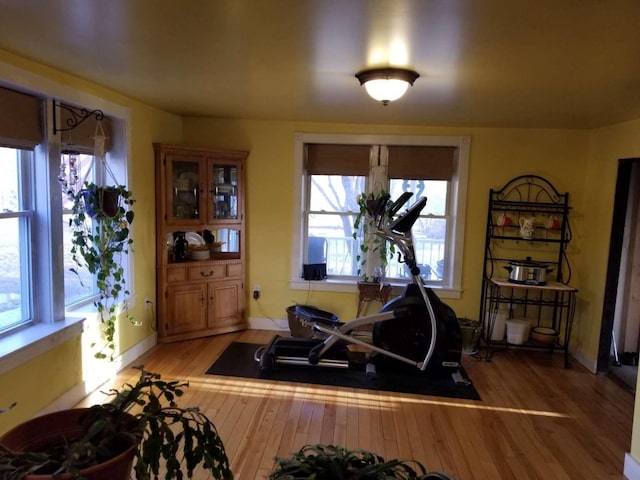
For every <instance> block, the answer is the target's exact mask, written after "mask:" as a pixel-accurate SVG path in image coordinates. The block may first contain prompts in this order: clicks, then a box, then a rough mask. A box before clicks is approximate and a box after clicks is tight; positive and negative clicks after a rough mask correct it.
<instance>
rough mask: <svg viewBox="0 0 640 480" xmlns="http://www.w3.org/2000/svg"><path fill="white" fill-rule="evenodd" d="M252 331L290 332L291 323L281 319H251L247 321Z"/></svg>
mask: <svg viewBox="0 0 640 480" xmlns="http://www.w3.org/2000/svg"><path fill="white" fill-rule="evenodd" d="M247 325H248V327H249V329H250V330H275V331H278V332H288V331H289V322H288V321H287V320H285V319H281V318H258V317H251V318H249V319H248V320H247Z"/></svg>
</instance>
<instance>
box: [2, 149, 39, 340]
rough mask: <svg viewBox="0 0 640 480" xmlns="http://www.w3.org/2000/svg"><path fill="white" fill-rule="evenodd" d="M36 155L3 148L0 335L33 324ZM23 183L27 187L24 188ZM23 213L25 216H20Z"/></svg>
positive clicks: (26, 151)
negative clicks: (32, 206)
mask: <svg viewBox="0 0 640 480" xmlns="http://www.w3.org/2000/svg"><path fill="white" fill-rule="evenodd" d="M32 160H33V153H32V152H30V151H28V150H19V149H14V148H5V147H2V148H0V168H1V169H2V176H1V177H0V210H1V211H2V213H5V214H14V215H20V216H7V217H5V218H2V219H0V229H1V230H0V231H2V235H0V331H3V330H6V329H7V328H10V327H13V326H16V325H20V324H22V323H26V322H29V321H31V319H32V318H31V317H32V313H31V243H32V242H31V238H30V235H31V234H30V216H29V213H30V212H29V210H28V208H29V205H30V203H31V202H30V189H29V188H28V187H29V185H28V181H29V179H30V178H31V176H30V175H29V171H28V170H29V169H30V168H31V165H32ZM23 183H24V185H23ZM19 212H22V213H19Z"/></svg>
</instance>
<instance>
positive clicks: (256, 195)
mask: <svg viewBox="0 0 640 480" xmlns="http://www.w3.org/2000/svg"><path fill="white" fill-rule="evenodd" d="M295 132H313V133H341V134H345V133H351V134H410V135H470V136H471V154H470V169H469V185H468V198H467V219H466V225H465V240H464V270H463V280H462V285H463V289H464V291H463V294H462V298H461V299H459V300H447V303H449V304H450V305H451V306H452V307H453V308H454V310H455V311H456V313H457V314H458V316H461V317H468V318H475V319H477V318H478V310H479V304H480V286H481V278H482V277H481V275H482V256H483V250H484V235H485V221H486V216H487V200H488V194H489V189H490V188H498V187H501V186H502V185H503V184H504V183H505V182H506V181H508V180H509V179H511V178H513V177H515V176H517V175H522V174H527V173H532V174H538V175H542V176H543V177H546V178H548V179H549V180H550V181H551V182H552V183H553V184H554V185H555V186H556V188H558V189H559V190H560V191H569V192H571V195H572V202H571V203H572V205H573V207H574V211H575V212H577V213H578V214H579V215H584V212H585V210H584V206H583V205H582V204H580V203H578V202H574V201H573V197H574V193H575V192H579V191H581V190H582V189H583V188H584V187H583V184H584V181H583V178H582V176H580V175H576V171H580V170H582V169H583V168H584V165H585V164H586V162H587V147H588V138H589V133H588V132H585V131H576V130H531V129H493V128H492V129H488V128H434V127H401V126H395V125H388V126H382V125H344V124H326V123H301V122H275V121H250V120H226V119H203V118H186V119H185V121H184V139H185V142H186V143H189V144H193V145H202V146H212V147H213V146H216V147H224V148H235V149H243V150H248V151H249V152H250V154H249V159H248V164H247V180H248V188H247V192H248V193H247V196H248V198H247V222H248V236H247V245H248V248H247V249H248V262H247V263H248V277H247V285H249V286H252V285H254V284H259V285H260V286H261V289H262V292H261V296H260V308H258V306H257V304H256V302H254V301H253V300H251V299H249V298H248V299H247V305H248V315H249V316H250V317H265V316H266V317H270V318H278V319H279V318H286V313H285V308H286V307H287V306H288V305H291V304H292V303H293V302H300V303H306V302H310V303H313V304H314V305H317V306H318V307H320V308H324V309H327V310H330V311H332V312H335V313H336V314H337V315H338V316H340V318H342V319H349V318H352V317H353V316H354V315H355V310H356V298H355V294H348V293H342V294H335V293H326V292H311V293H310V294H308V293H307V292H306V291H300V290H291V289H290V288H289V280H290V278H289V277H290V273H289V272H290V271H291V256H290V251H291V232H292V221H293V219H292V212H293V209H292V205H293V202H294V201H296V199H294V198H293V196H292V195H293V193H292V190H293V181H294V178H293V161H294V159H293V148H294V138H293V137H294V133H295ZM575 197H577V198H580V197H581V195H576V196H575ZM248 290H250V289H248ZM590 355H593V357H594V358H595V355H596V352H595V351H594V352H590Z"/></svg>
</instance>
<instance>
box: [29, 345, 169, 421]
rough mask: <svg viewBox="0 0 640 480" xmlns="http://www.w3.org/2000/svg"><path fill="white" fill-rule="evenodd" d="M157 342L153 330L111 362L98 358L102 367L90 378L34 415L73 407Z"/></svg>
mask: <svg viewBox="0 0 640 480" xmlns="http://www.w3.org/2000/svg"><path fill="white" fill-rule="evenodd" d="M157 343H158V335H157V333H156V332H153V333H152V334H151V335H149V336H148V337H146V338H144V339H142V341H140V342H138V343H136V344H135V345H134V346H133V347H131V348H130V349H129V350H127V351H126V352H124V353H122V354H121V355H119V356H118V357H116V358H115V359H114V360H113V361H112V362H109V361H107V360H100V362H103V363H102V364H101V367H102V368H101V369H100V371H98V372H94V371H92V375H91V378H89V379H87V380H85V381H83V382H81V383H78V384H77V385H75V386H74V387H73V388H71V389H70V390H67V391H66V392H65V393H63V394H62V395H61V396H60V397H58V398H57V399H56V400H54V401H53V402H51V403H50V404H49V405H47V406H46V407H44V408H43V409H42V410H40V411H39V412H38V413H37V414H36V415H37V416H39V415H44V414H45V413H51V412H57V411H58V410H64V409H67V408H73V407H74V406H75V405H77V404H78V402H80V401H81V400H82V399H83V398H84V397H86V396H87V395H89V394H91V393H93V392H95V391H96V390H98V389H99V388H100V387H101V386H102V385H103V384H104V383H105V382H107V381H108V380H110V379H111V378H112V377H113V376H114V375H116V374H117V373H118V372H120V371H121V370H122V369H123V368H125V367H126V366H127V365H129V364H130V363H131V362H133V361H134V360H135V359H136V358H138V357H139V356H140V355H142V354H143V353H145V352H147V351H149V350H151V348H153V347H154V346H155V345H156V344H157Z"/></svg>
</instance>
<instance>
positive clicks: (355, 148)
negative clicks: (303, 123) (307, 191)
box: [306, 143, 371, 176]
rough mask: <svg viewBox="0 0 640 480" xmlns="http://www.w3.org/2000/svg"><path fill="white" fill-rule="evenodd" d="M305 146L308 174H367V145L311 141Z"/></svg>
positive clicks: (368, 147)
mask: <svg viewBox="0 0 640 480" xmlns="http://www.w3.org/2000/svg"><path fill="white" fill-rule="evenodd" d="M306 148H307V173H308V174H310V175H358V176H366V175H368V174H369V152H370V150H371V147H370V146H369V145H331V144H318V143H311V144H307V145H306Z"/></svg>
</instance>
